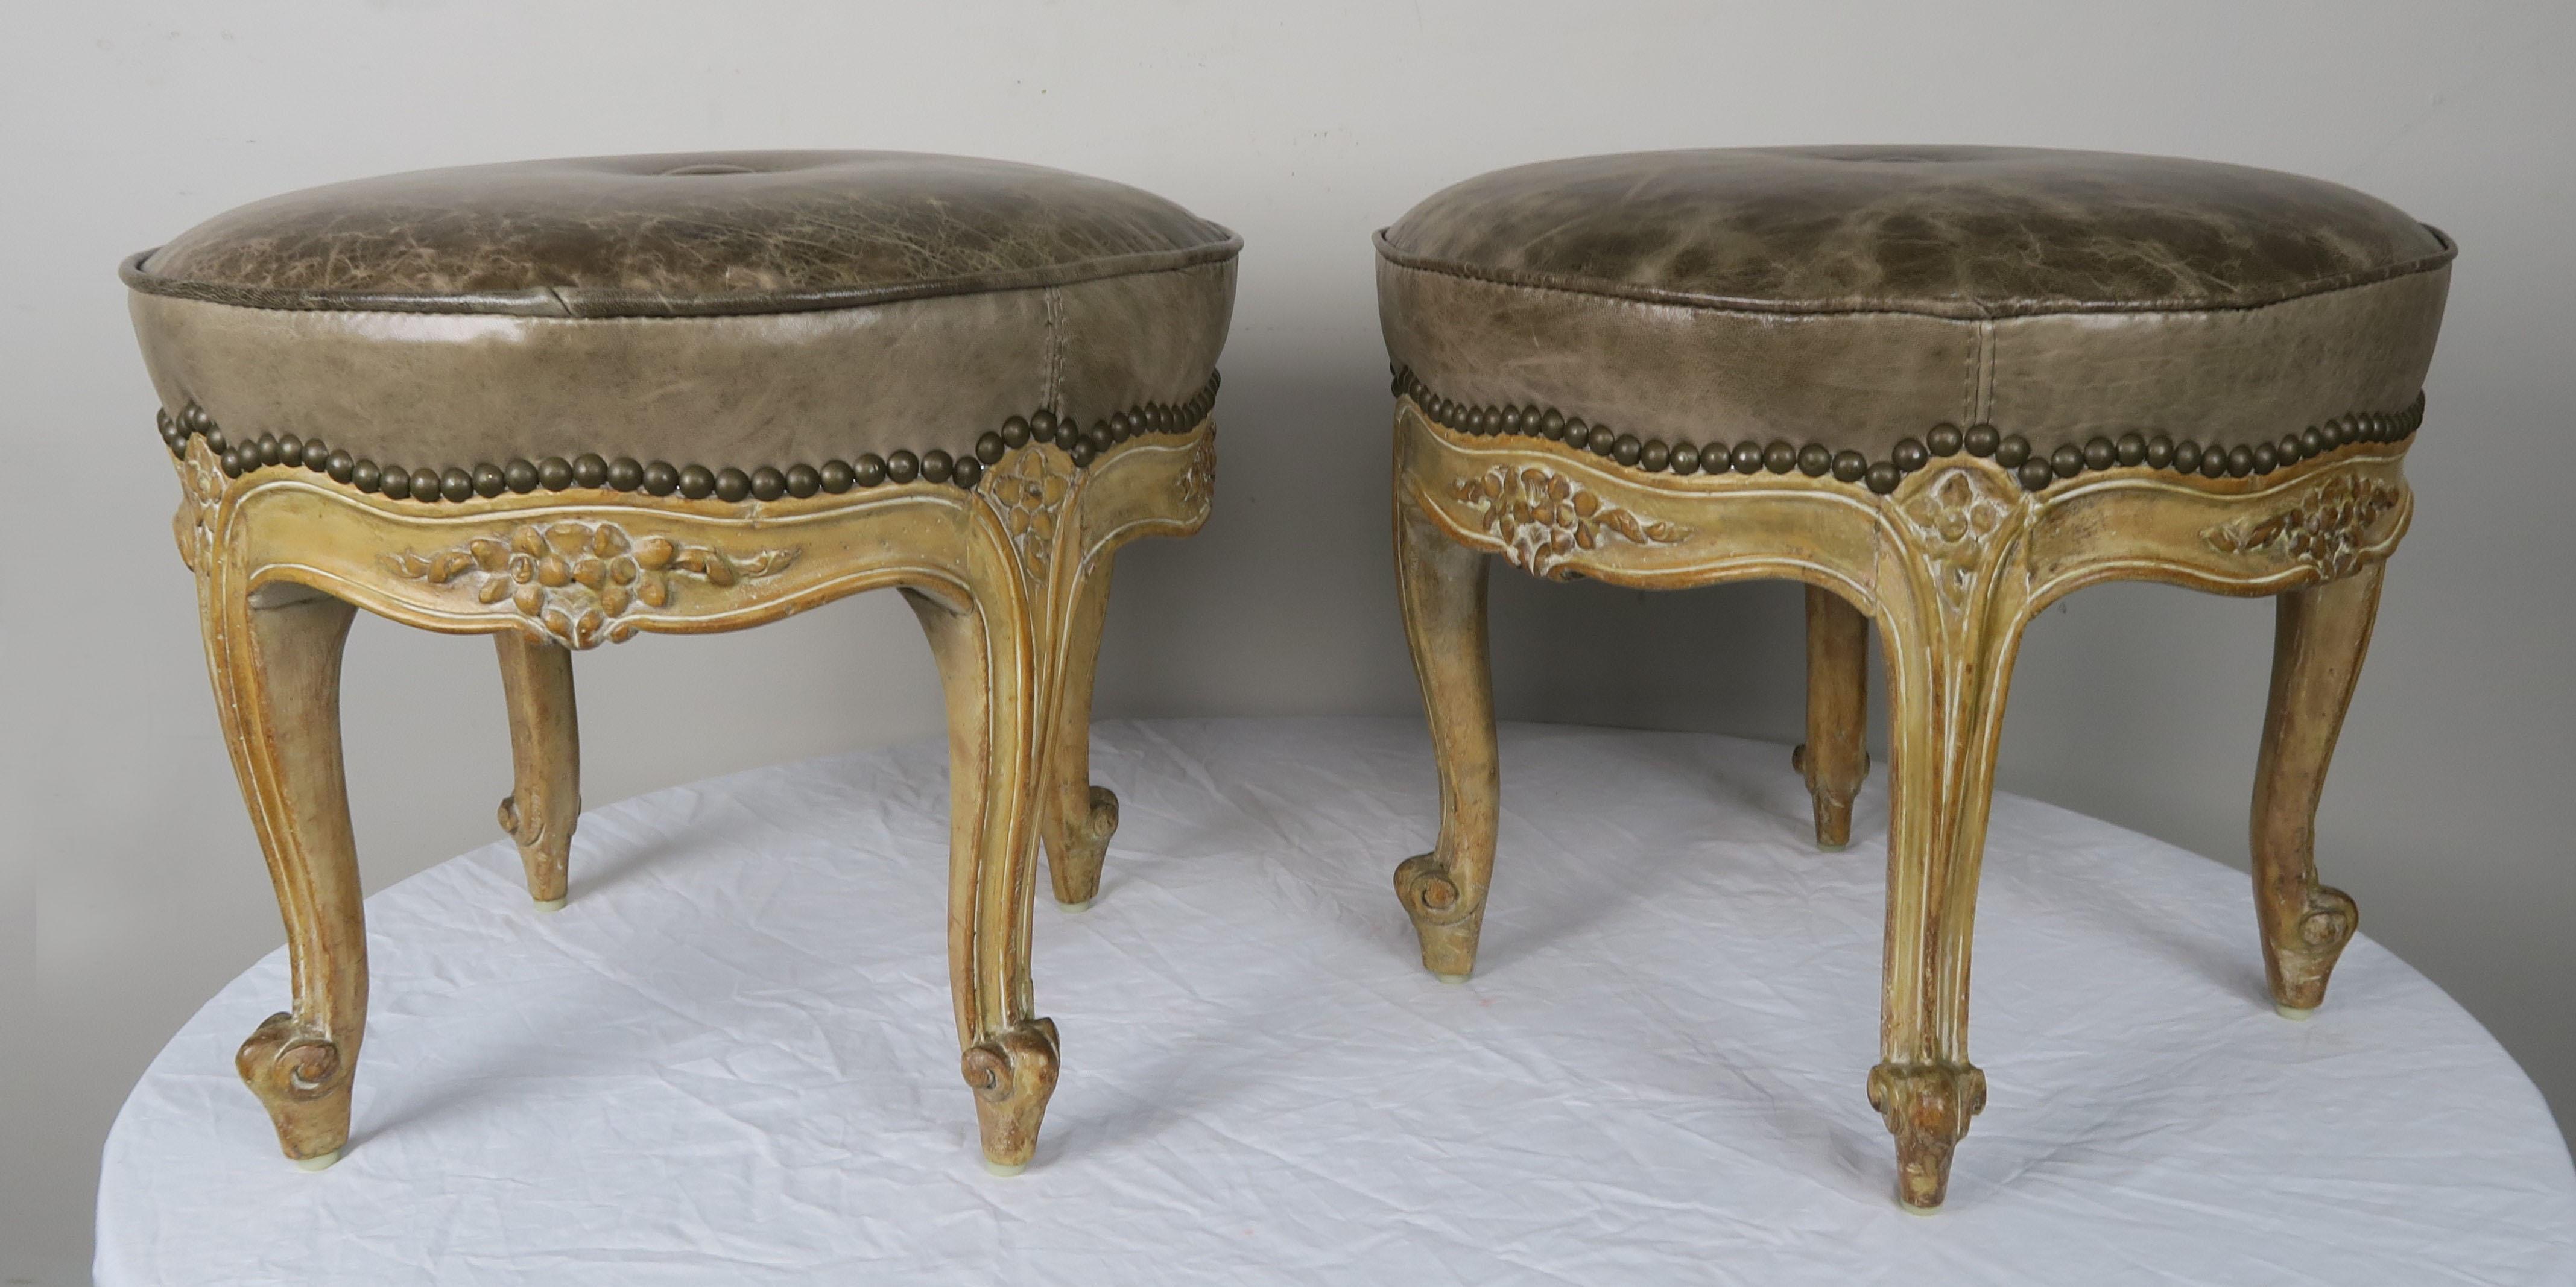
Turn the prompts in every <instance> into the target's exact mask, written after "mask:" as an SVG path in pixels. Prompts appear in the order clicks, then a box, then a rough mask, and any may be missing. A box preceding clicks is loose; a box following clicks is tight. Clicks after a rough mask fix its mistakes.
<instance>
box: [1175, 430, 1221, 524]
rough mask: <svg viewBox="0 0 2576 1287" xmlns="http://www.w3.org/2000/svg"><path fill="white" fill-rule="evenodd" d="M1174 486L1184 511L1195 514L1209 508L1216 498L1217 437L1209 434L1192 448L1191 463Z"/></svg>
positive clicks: (1185, 466)
mask: <svg viewBox="0 0 2576 1287" xmlns="http://www.w3.org/2000/svg"><path fill="white" fill-rule="evenodd" d="M1172 486H1173V488H1174V490H1175V491H1177V492H1178V493H1179V495H1180V498H1181V506H1182V507H1183V508H1184V509H1187V510H1190V511H1191V512H1193V513H1195V512H1197V511H1199V510H1203V509H1206V508H1207V507H1208V504H1209V502H1210V501H1211V500H1213V499H1214V498H1215V496H1216V435H1214V434H1209V435H1207V436H1206V437H1203V438H1201V439H1199V441H1198V445H1197V446H1195V447H1192V448H1190V460H1189V463H1188V464H1187V465H1184V466H1182V468H1181V473H1180V477H1179V478H1178V479H1176V480H1175V481H1174V482H1173V484H1172Z"/></svg>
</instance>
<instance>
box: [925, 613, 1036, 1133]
mask: <svg viewBox="0 0 2576 1287" xmlns="http://www.w3.org/2000/svg"><path fill="white" fill-rule="evenodd" d="M1009 576H1010V573H1009V572H1008V571H1007V570H1003V571H997V572H994V573H992V574H990V575H989V577H985V578H979V580H980V581H982V583H983V584H982V585H981V587H979V589H978V590H977V591H975V592H972V598H971V599H970V600H969V601H968V602H965V603H962V604H956V605H952V604H949V603H944V602H942V601H941V600H939V599H938V598H934V597H933V596H931V595H930V594H927V593H924V592H921V591H915V590H906V591H905V592H904V595H905V598H907V599H909V600H910V601H911V603H912V607H913V611H914V613H915V614H917V615H918V616H919V617H920V618H921V625H922V629H923V631H924V632H925V633H926V634H928V635H929V637H930V647H931V653H932V655H934V656H935V657H937V658H938V661H939V677H940V685H941V688H942V690H943V691H944V693H945V695H946V698H947V704H948V751H949V759H948V764H949V805H948V810H949V867H948V971H949V987H950V993H951V996H952V998H953V999H954V1001H955V1004H956V1010H957V1039H958V1044H959V1046H960V1047H962V1049H963V1055H962V1059H961V1063H962V1067H963V1070H964V1073H965V1077H966V1084H967V1086H968V1087H969V1088H970V1089H972V1090H973V1091H974V1093H975V1115H976V1120H977V1124H978V1126H979V1127H980V1129H981V1132H982V1137H983V1152H984V1165H985V1166H986V1167H987V1168H989V1169H991V1170H992V1171H994V1172H995V1173H997V1174H1003V1175H1012V1174H1017V1173H1018V1172H1019V1171H1020V1170H1021V1169H1022V1168H1024V1167H1026V1166H1027V1165H1028V1163H1029V1158H1030V1157H1031V1155H1033V1154H1034V1153H1035V1152H1036V1151H1037V1140H1038V1127H1039V1124H1040V1122H1041V1121H1042V1120H1043V1119H1044V1118H1045V1116H1046V1105H1047V1099H1048V1097H1049V1096H1050V1095H1052V1094H1053V1093H1054V1092H1055V1081H1056V1068H1057V1063H1058V1060H1057V1044H1056V1032H1055V1024H1054V1023H1052V1022H1050V1021H1048V1020H1045V1019H1041V1018H1038V1017H1036V1016H1035V1015H1033V1014H1031V1013H1030V1010H1031V1004H1030V997H1029V906H1030V902H1031V900H1032V898H1033V896H1034V893H1035V881H1034V879H1033V876H1034V872H1033V871H1032V868H1033V867H1034V865H1035V862H1036V858H1037V854H1036V845H1037V822H1036V819H1037V812H1038V809H1037V805H1038V799H1037V796H1038V792H1037V758H1038V757H1037V730H1036V719H1035V709H1034V708H1035V706H1036V698H1037V683H1036V676H1035V674H1034V673H1033V669H1032V664H1031V663H1032V661H1033V658H1032V656H1031V649H1030V644H1031V638H1030V635H1031V626H1032V623H1031V622H1029V621H1028V620H1027V619H1026V618H1027V614H1026V612H1025V610H1024V609H1023V607H1022V606H1021V603H1022V601H1021V598H1020V595H1019V592H1018V591H1017V589H1016V588H1015V586H1014V585H1012V584H1010V583H1009V582H1008V577H1009ZM1039 647H1040V648H1043V647H1044V642H1043V641H1039Z"/></svg>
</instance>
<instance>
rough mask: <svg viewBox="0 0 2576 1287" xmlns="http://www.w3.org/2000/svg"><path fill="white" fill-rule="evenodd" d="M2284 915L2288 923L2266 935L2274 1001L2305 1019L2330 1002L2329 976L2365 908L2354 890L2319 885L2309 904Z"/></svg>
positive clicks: (2309, 896)
mask: <svg viewBox="0 0 2576 1287" xmlns="http://www.w3.org/2000/svg"><path fill="white" fill-rule="evenodd" d="M2283 919H2285V920H2287V921H2288V922H2289V923H2288V924H2287V925H2284V926H2281V927H2279V928H2277V929H2274V930H2273V931H2272V932H2271V933H2268V934H2266V935H2264V953H2265V955H2266V956H2267V957H2268V958H2269V959H2268V960H2267V962H2266V964H2267V966H2268V967H2269V969H2268V973H2269V974H2270V975H2271V979H2272V1004H2273V1007H2274V1008H2275V1009H2277V1010H2279V1011H2280V1012H2281V1014H2282V1015H2283V1016H2284V1017H2286V1018H2291V1019H2305V1018H2307V1017H2308V1016H2309V1015H2311V1014H2314V1013H2315V1012H2316V1009H2317V1007H2318V1006H2321V1005H2323V1004H2325V1000H2326V980H2327V978H2328V977H2329V976H2331V975H2332V974H2333V973H2334V967H2335V961H2336V959H2337V958H2339V957H2341V956H2342V955H2343V949H2344V945H2345V944H2347V943H2350V942H2351V941H2352V936H2353V933H2354V932H2355V931H2357V930H2359V929H2360V928H2361V909H2360V908H2359V907H2358V906H2356V905H2355V904H2354V903H2353V901H2352V896H2351V895H2350V894H2347V893H2345V892H2343V891H2342V890H2340V889H2336V888H2334V887H2333V886H2331V885H2314V886H2311V887H2310V888H2309V889H2308V891H2307V899H2306V902H2305V904H2304V906H2302V907H2299V908H2296V909H2294V910H2293V911H2292V913H2291V914H2290V915H2289V916H2287V917H2285V918H2283Z"/></svg>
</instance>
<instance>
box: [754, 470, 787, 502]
mask: <svg viewBox="0 0 2576 1287" xmlns="http://www.w3.org/2000/svg"><path fill="white" fill-rule="evenodd" d="M786 494H787V475H786V473H785V472H784V471H782V470H780V469H778V468H777V467H776V466H773V465H763V466H761V467H760V468H758V469H755V470H753V471H751V496H752V499H754V500H765V501H774V500H776V499H778V498H779V497H781V496H784V495H786Z"/></svg>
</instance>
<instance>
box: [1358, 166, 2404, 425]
mask: <svg viewBox="0 0 2576 1287" xmlns="http://www.w3.org/2000/svg"><path fill="white" fill-rule="evenodd" d="M1377 246H1378V254H1379V264H1378V283H1379V312H1380V318H1381V321H1382V323H1383V326H1384V329H1385V332H1386V339H1387V345H1388V348H1389V351H1390V353H1391V354H1392V356H1393V357H1394V359H1395V362H1396V364H1397V365H1398V366H1399V367H1403V368H1407V369H1409V370H1411V371H1412V372H1413V374H1414V375H1415V376H1416V377H1417V378H1418V379H1419V380H1421V381H1422V382H1423V384H1424V385H1425V386H1427V387H1428V388H1429V389H1431V390H1433V391H1435V392H1436V393H1438V394H1439V395H1440V396H1443V397H1446V398H1450V399H1454V400H1457V401H1459V402H1463V403H1467V404H1471V405H1497V406H1515V407H1517V406H1527V405H1538V406H1545V407H1550V408H1555V409H1559V410H1561V411H1562V412H1563V413H1564V414H1566V415H1570V416H1580V417H1583V418H1585V419H1586V420H1588V421H1591V422H1592V423H1595V424H1609V425H1612V426H1614V427H1615V428H1616V429H1617V430H1618V431H1619V432H1622V433H1633V434H1636V435H1637V436H1639V437H1640V438H1644V439H1656V440H1662V441H1666V442H1674V443H1678V442H1685V441H1687V442H1695V443H1705V442H1711V441H1715V442H1724V443H1736V442H1742V441H1746V440H1755V441H1763V442H1768V441H1773V440H1785V441H1787V442H1790V443H1793V444H1804V443H1808V442H1817V443H1822V444H1824V445H1826V446H1829V447H1832V448H1835V449H1837V450H1842V449H1852V450H1858V451H1860V452H1861V453H1863V454H1864V455H1866V456H1867V457H1869V458H1870V459H1872V460H1880V459H1885V458H1887V456H1888V455H1889V453H1890V451H1891V450H1892V449H1893V448H1894V446H1895V445H1896V444H1897V443H1898V442H1899V441H1901V440H1902V439H1905V438H1908V437H1920V436H1921V435H1922V434H1923V433H1925V431H1926V430H1928V429H1929V428H1930V427H1931V426H1933V425H1935V424H1939V423H1943V422H1948V423H1953V424H1957V425H1962V426H1965V425H1972V424H1980V423H1986V424H1992V425H1994V426H1995V427H1996V428H1997V429H1998V430H1999V431H2000V432H2002V433H2004V434H2008V435H2009V434H2016V433H2017V434H2022V435H2025V436H2026V437H2027V438H2028V440H2029V441H2030V442H2031V444H2032V446H2033V448H2034V454H2036V455H2040V456H2046V455H2047V454H2048V453H2049V452H2050V451H2051V450H2052V449H2053V448H2055V447H2057V446H2060V445H2066V444H2076V445H2081V444H2083V443H2085V442H2086V441H2088V440H2090V439H2092V438H2094V437H2097V436H2110V437H2117V436H2119V435H2121V434H2123V433H2128V432H2146V433H2158V432H2161V433H2168V434H2171V435H2173V436H2176V437H2192V438H2196V439H2198V440H2200V441H2203V442H2218V443H2222V444H2237V443H2250V442H2264V441H2273V440H2277V439H2279V438H2280V437H2281V436H2282V435H2283V434H2285V433H2289V434H2295V433H2297V432H2299V431H2300V430H2301V429H2302V428H2304V427H2307V426H2312V425H2316V424H2319V423H2321V422H2324V421H2327V420H2329V419H2332V418H2334V417H2338V416H2343V415H2346V414H2349V413H2357V412H2385V413H2395V412H2399V411H2401V410H2403V409H2404V408H2406V407H2408V406H2410V405H2411V404H2412V402H2413V400H2414V398H2415V396H2416V394H2417V393H2418V392H2419V391H2420V390H2421V387H2422V382H2423V375H2424V370H2425V368H2426V366H2427V365H2428V364H2429V362H2430V361H2431V356H2432V349H2433V341H2434V337H2435V334H2436V333H2437V332H2438V330H2439V328H2440V324H2441V316H2442V306H2443V300H2444V297H2445V294H2446V292H2447V289H2448V282H2449V263H2450V260H2451V257H2452V254H2453V249H2452V247H2451V245H2450V243H2449V242H2448V241H2447V240H2446V239H2444V238H2443V237H2442V236H2441V235H2440V234H2439V233H2437V232H2435V231H2433V230H2432V229H2430V228H2428V227H2426V226H2424V225H2422V224H2420V223H2417V222H2415V221H2414V220H2412V219H2409V218H2408V217H2406V216H2405V215H2404V214H2402V213H2400V212H2399V211H2397V210H2396V209H2395V208H2393V207H2391V206H2388V205H2386V204H2385V203H2383V202H2380V201H2377V200H2375V199H2373V198H2371V197H2368V196H2364V195H2362V194H2360V193H2357V192H2353V191H2351V190H2349V189H2346V188H2342V187H2338V186H2336V185H2334V184H2330V183H2325V182H2321V181H2318V180H2314V179H2305V178H2299V177H2296V176H2292V175H2285V174H2277V173H2273V172H2270V171H2263V170H2252V169H2245V168H2242V167H2236V166H2226V165H2216V164H2210V163H2205V162H2195V161H2184V160H2175V159H2170V158H2161V157H2133V156H2121V155H2116V154H2110V153H2095V152H2060V151H2048V150H2039V149H2020V148H1951V147H1920V148H1917V147H1906V148H1780V149H1746V150H1710V151H1692V152H1664V153H1638V154H1631V155H1624V156H1607V157H1591V158H1584V159H1579V160H1571V161H1558V162H1549V163H1544V164H1539V165H1530V166H1522V167H1519V168H1516V169H1510V170H1503V171H1499V172H1496V173H1493V174H1488V175H1485V176H1482V177H1480V178H1475V179H1470V180H1468V181H1466V182H1464V183H1461V184H1458V185H1456V186H1455V187H1452V188H1449V189H1448V190H1446V191H1444V192H1441V193H1439V194H1437V195H1435V196H1433V197H1431V198H1430V199H1429V200H1427V201H1424V202H1423V203H1422V204H1421V205H1420V206H1417V207H1416V208H1415V209H1414V210H1413V211H1412V212H1410V213H1408V214H1407V215H1405V216H1404V217H1403V218H1402V219H1400V220H1398V221H1397V222H1396V223H1395V225H1394V226H1392V227H1390V228H1388V229H1386V230H1385V231H1384V232H1381V233H1380V234H1379V235H1378V239H1377Z"/></svg>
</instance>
